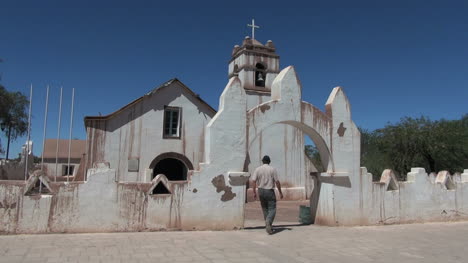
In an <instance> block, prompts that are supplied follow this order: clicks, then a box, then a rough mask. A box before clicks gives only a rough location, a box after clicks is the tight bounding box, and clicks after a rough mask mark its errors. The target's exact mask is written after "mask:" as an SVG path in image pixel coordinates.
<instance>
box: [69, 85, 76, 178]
mask: <svg viewBox="0 0 468 263" xmlns="http://www.w3.org/2000/svg"><path fill="white" fill-rule="evenodd" d="M74 102H75V88H73V89H72V105H71V113H70V137H69V140H68V173H70V153H71V141H72V129H73V106H74ZM67 182H68V175H67Z"/></svg>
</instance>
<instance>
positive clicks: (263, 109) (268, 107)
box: [260, 104, 270, 113]
mask: <svg viewBox="0 0 468 263" xmlns="http://www.w3.org/2000/svg"><path fill="white" fill-rule="evenodd" d="M269 109H270V105H268V104H264V105H261V106H260V111H261V112H262V113H265V111H267V110H269Z"/></svg>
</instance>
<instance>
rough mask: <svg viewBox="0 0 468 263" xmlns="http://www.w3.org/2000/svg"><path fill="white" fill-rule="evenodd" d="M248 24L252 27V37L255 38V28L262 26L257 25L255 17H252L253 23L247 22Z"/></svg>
mask: <svg viewBox="0 0 468 263" xmlns="http://www.w3.org/2000/svg"><path fill="white" fill-rule="evenodd" d="M247 26H248V27H251V28H252V39H255V28H260V27H259V26H257V25H255V20H254V19H253V18H252V24H247Z"/></svg>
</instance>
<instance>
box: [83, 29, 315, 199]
mask: <svg viewBox="0 0 468 263" xmlns="http://www.w3.org/2000/svg"><path fill="white" fill-rule="evenodd" d="M279 62H280V61H279V55H278V54H276V49H275V46H274V44H273V42H272V41H268V42H267V43H266V44H265V45H263V44H261V43H260V42H258V41H257V40H255V39H251V38H249V37H246V38H245V40H244V41H243V43H242V46H238V45H236V46H235V47H234V49H233V51H232V57H231V60H230V62H229V71H228V78H229V79H230V78H233V77H238V78H239V80H240V82H241V85H242V88H243V89H244V91H245V93H246V97H247V102H246V103H247V110H249V109H252V108H254V107H256V106H258V105H260V104H262V103H263V102H266V101H269V100H271V86H272V83H273V80H274V79H275V78H276V77H277V76H278V74H279V72H280V63H279ZM215 114H216V111H215V110H214V109H213V108H212V107H211V106H210V105H208V104H207V103H206V102H205V101H203V100H202V99H201V98H200V97H199V96H198V95H197V94H196V93H195V92H193V91H192V90H190V89H189V88H188V87H187V86H186V85H184V84H183V83H182V82H181V81H179V80H178V79H171V80H169V81H168V82H166V83H164V84H163V85H161V86H160V87H157V88H156V89H154V90H153V91H151V92H149V93H147V94H145V95H144V96H143V97H140V98H138V99H136V100H135V101H133V102H131V103H130V104H128V105H126V106H124V107H123V108H121V109H119V110H118V111H116V112H114V113H111V114H109V115H107V116H95V117H86V118H85V126H86V130H87V134H88V140H87V149H89V150H88V154H87V159H86V162H85V163H86V167H87V168H91V167H92V166H93V164H94V163H99V162H108V163H109V165H110V168H111V169H115V170H116V172H117V180H119V181H121V182H151V180H153V179H154V178H155V177H156V175H158V174H164V175H165V176H166V177H167V178H168V180H169V181H179V182H182V181H186V180H188V178H189V177H190V174H191V171H193V170H199V164H200V163H204V162H205V159H204V154H205V148H204V146H205V142H204V140H205V127H206V125H207V124H208V123H209V122H210V120H211V119H212V118H213V116H214V115H215ZM248 139H249V141H248V143H249V149H248V150H247V149H246V151H247V152H246V159H245V163H244V168H243V171H244V172H249V173H252V172H253V170H254V169H255V168H256V167H258V166H259V165H261V157H262V156H263V155H265V154H268V155H269V156H270V157H271V159H272V165H273V166H275V167H276V168H277V169H278V174H279V177H280V180H281V185H282V186H283V188H284V191H283V192H284V194H285V198H286V199H289V200H301V199H308V197H309V196H310V194H311V192H310V191H311V187H309V186H310V185H311V183H312V182H311V179H310V173H311V172H316V169H315V167H314V165H313V164H312V162H311V161H310V160H309V158H308V157H307V155H306V154H305V151H304V135H303V132H302V131H301V130H300V129H297V128H296V127H294V126H291V125H287V124H281V123H278V124H274V125H272V126H271V127H268V129H265V130H264V131H261V132H260V133H259V134H257V135H256V136H255V137H252V138H248ZM219 143H222V142H219ZM225 158H227V159H229V158H230V157H229V153H226V154H225ZM249 193H250V191H249Z"/></svg>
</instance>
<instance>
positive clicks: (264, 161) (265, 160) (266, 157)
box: [262, 155, 271, 164]
mask: <svg viewBox="0 0 468 263" xmlns="http://www.w3.org/2000/svg"><path fill="white" fill-rule="evenodd" d="M270 162H271V161H270V156H268V155H265V156H263V158H262V163H266V164H270Z"/></svg>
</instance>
